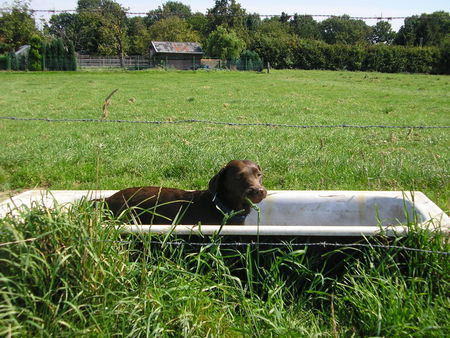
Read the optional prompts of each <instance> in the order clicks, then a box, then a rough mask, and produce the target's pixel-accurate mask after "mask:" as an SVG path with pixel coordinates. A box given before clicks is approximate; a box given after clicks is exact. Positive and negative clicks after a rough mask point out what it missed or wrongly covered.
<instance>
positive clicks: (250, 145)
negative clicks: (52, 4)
mask: <svg viewBox="0 0 450 338" xmlns="http://www.w3.org/2000/svg"><path fill="white" fill-rule="evenodd" d="M0 80H1V83H2V91H1V94H0V112H1V116H16V117H44V118H94V119H96V118H100V116H101V114H102V111H101V107H102V103H103V101H104V99H105V98H106V96H108V94H109V93H110V92H111V91H112V90H114V89H116V88H118V89H119V91H118V92H117V93H116V94H115V95H114V96H113V98H112V103H111V105H110V107H109V111H110V113H109V119H126V120H161V121H176V120H185V119H201V120H212V121H226V122H238V123H281V124H295V125H334V124H354V125H372V124H376V125H380V124H381V125H407V126H419V125H428V126H434V125H450V94H449V93H450V83H449V81H450V78H449V77H448V76H429V75H406V74H401V75H395V74H379V73H351V72H320V71H275V72H272V73H271V74H258V73H239V72H195V73H194V72H164V71H159V72H158V71H150V72H115V73H105V72H98V73H95V72H83V73H21V74H17V73H0ZM0 131H1V134H2V137H1V139H0V148H1V149H2V152H1V153H0V189H1V190H3V191H5V190H14V189H22V188H33V187H48V188H51V189H93V188H101V189H116V188H117V189H118V188H121V187H124V186H129V185H160V184H162V185H167V186H175V187H182V188H202V187H205V185H206V183H207V182H208V179H209V178H210V177H211V176H212V175H213V173H214V172H215V171H217V170H218V169H219V168H220V167H221V166H222V165H224V164H225V163H226V162H228V161H229V160H230V159H240V158H247V159H252V160H254V161H257V162H259V163H260V165H261V166H262V167H263V169H264V174H265V184H266V186H267V187H268V188H269V189H307V190H319V189H341V190H345V189H350V190H412V189H414V190H421V191H423V192H424V193H426V194H427V195H428V196H429V197H430V198H431V199H433V200H434V201H436V202H437V203H438V204H439V205H440V206H441V207H442V208H444V209H446V210H448V209H449V208H450V204H449V196H450V183H449V182H450V180H449V171H448V168H449V167H450V162H449V160H450V157H449V150H448V149H449V145H450V136H449V133H448V130H446V129H431V130H420V129H412V130H411V129H342V128H334V129H324V128H317V129H298V128H276V127H265V126H259V127H257V126H255V127H248V126H222V125H219V126H217V125H208V124H184V125H167V124H165V125H142V124H115V123H103V124H99V123H70V122H67V123H45V122H18V121H4V120H2V121H0Z"/></svg>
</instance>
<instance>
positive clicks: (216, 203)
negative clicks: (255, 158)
mask: <svg viewBox="0 0 450 338" xmlns="http://www.w3.org/2000/svg"><path fill="white" fill-rule="evenodd" d="M266 195H267V191H266V189H265V188H264V187H263V186H262V174H261V168H260V167H259V165H257V164H256V163H253V162H251V161H246V160H244V161H239V160H233V161H230V162H229V163H228V164H227V165H226V166H225V167H224V168H222V169H221V170H220V171H219V172H218V173H217V174H216V175H215V176H214V177H213V178H211V180H210V181H209V187H208V190H194V191H189V190H181V189H172V188H160V187H138V188H128V189H124V190H121V191H119V192H117V193H115V194H114V195H112V196H110V197H108V198H106V199H105V202H106V204H107V206H108V208H109V209H110V210H111V211H112V212H113V214H114V215H116V216H118V215H120V214H121V213H122V212H124V211H126V210H128V211H129V212H131V213H132V214H133V215H134V216H135V217H136V218H138V219H139V221H140V222H141V223H142V224H172V223H176V224H191V225H195V224H199V223H201V224H223V223H226V224H244V221H245V217H246V216H247V215H248V214H249V212H250V208H251V206H250V204H249V202H248V200H247V199H249V200H250V201H251V202H252V203H259V202H261V201H262V200H263V199H264V198H265V197H266ZM236 212H239V213H238V214H237V215H235V214H236ZM233 215H234V216H233ZM230 216H233V217H230Z"/></svg>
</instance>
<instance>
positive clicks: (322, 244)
mask: <svg viewBox="0 0 450 338" xmlns="http://www.w3.org/2000/svg"><path fill="white" fill-rule="evenodd" d="M86 240H88V241H94V242H110V243H120V244H152V245H170V246H193V247H206V246H219V247H234V246H247V245H250V246H276V247H282V246H284V247H314V246H316V247H323V248H325V247H335V248H352V247H363V248H381V249H387V250H389V249H397V250H404V251H414V252H421V253H430V254H438V255H447V256H448V255H450V252H445V251H434V250H426V249H417V248H410V247H406V246H400V245H382V244H364V243H346V244H345V243H329V242H316V243H279V242H254V241H250V242H229V243H214V242H210V243H198V242H181V241H178V242H164V241H148V242H144V241H118V240H101V239H95V238H86Z"/></svg>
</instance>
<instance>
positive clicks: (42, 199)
mask: <svg viewBox="0 0 450 338" xmlns="http://www.w3.org/2000/svg"><path fill="white" fill-rule="evenodd" d="M115 192H116V190H96V191H87V190H52V191H45V190H30V191H26V192H24V193H21V194H19V195H17V196H14V197H12V198H9V199H7V200H4V201H2V202H0V217H3V216H5V215H6V214H7V213H8V212H11V211H12V210H13V209H14V208H15V207H18V206H21V205H27V206H30V205H32V204H33V203H39V204H42V205H45V206H47V207H52V206H54V204H55V202H57V203H58V204H60V205H61V204H62V205H64V204H67V203H72V202H74V201H76V200H79V199H81V198H82V197H87V198H89V199H91V198H100V197H107V196H110V195H112V194H113V193H115ZM258 206H259V208H260V220H259V223H258V213H257V212H256V211H254V210H253V211H252V212H251V213H250V215H249V216H248V217H247V219H246V221H245V226H236V225H226V226H223V227H220V225H203V226H188V225H178V226H175V227H173V226H170V225H127V226H125V227H124V230H125V231H130V232H152V233H167V232H169V231H173V232H174V233H177V234H180V235H189V234H193V233H202V234H205V235H211V234H214V233H217V232H218V231H219V230H220V234H222V235H230V236H234V235H236V236H255V235H260V236H326V237H335V236H373V235H375V234H377V233H379V232H380V231H385V233H386V234H387V235H388V236H390V235H393V234H395V233H397V234H404V233H406V232H407V231H408V226H407V224H408V223H410V222H416V223H417V224H419V226H421V227H427V228H430V229H436V228H437V227H440V228H441V229H442V230H443V231H446V232H448V231H449V229H450V218H449V217H448V216H447V215H446V214H445V213H444V212H443V211H442V210H441V209H440V208H439V207H438V206H437V205H436V204H434V203H433V202H432V201H431V200H430V199H428V198H427V197H426V196H425V195H424V194H423V193H421V192H418V191H416V192H399V191H295V190H284V191H269V192H268V196H267V198H266V199H265V200H264V201H263V202H261V203H260V204H259V205H258ZM12 212H14V211H12Z"/></svg>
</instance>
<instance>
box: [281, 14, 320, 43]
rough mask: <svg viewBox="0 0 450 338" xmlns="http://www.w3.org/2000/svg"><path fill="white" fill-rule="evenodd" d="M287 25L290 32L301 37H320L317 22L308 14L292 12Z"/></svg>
mask: <svg viewBox="0 0 450 338" xmlns="http://www.w3.org/2000/svg"><path fill="white" fill-rule="evenodd" d="M289 25H290V27H291V31H292V33H294V34H296V35H298V36H299V37H300V38H301V39H310V40H319V39H320V29H319V23H318V22H317V21H316V20H314V18H313V17H312V16H310V15H298V14H294V17H293V18H292V20H291V21H290V22H289Z"/></svg>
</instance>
